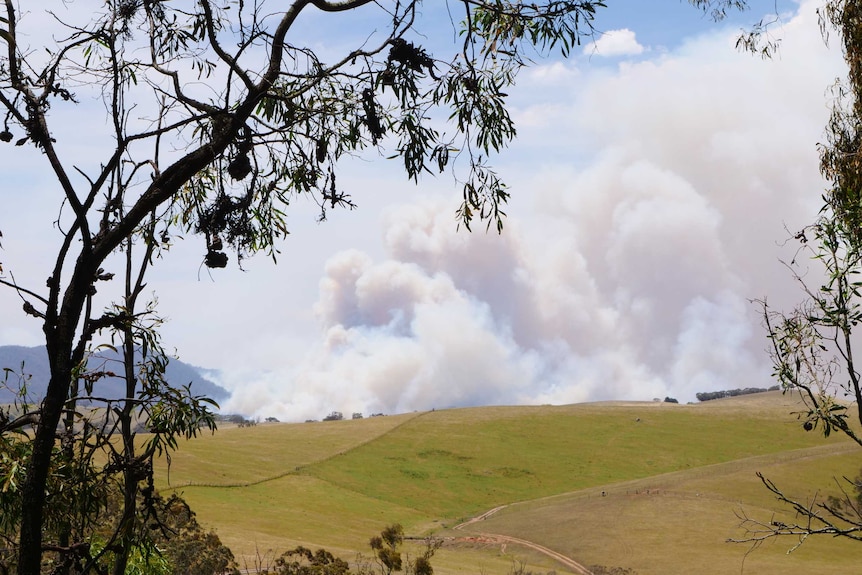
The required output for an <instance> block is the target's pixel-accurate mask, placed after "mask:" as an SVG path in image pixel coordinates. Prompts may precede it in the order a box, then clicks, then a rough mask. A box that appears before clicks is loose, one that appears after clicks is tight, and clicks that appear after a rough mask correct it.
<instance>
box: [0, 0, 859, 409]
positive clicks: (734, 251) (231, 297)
mask: <svg viewBox="0 0 862 575" xmlns="http://www.w3.org/2000/svg"><path fill="white" fill-rule="evenodd" d="M608 3H609V4H611V5H612V7H611V8H610V9H608V10H607V13H602V12H600V13H599V15H598V24H599V26H600V27H601V29H602V30H603V31H604V32H605V34H604V35H603V36H601V37H598V38H597V40H596V42H595V44H592V45H588V46H584V47H582V48H581V49H579V50H576V51H575V52H574V53H573V55H572V58H571V59H569V60H567V61H564V60H560V59H557V58H555V59H552V60H547V61H539V62H537V65H536V66H534V67H533V68H531V69H529V70H526V71H525V72H523V74H522V75H521V76H520V78H519V85H518V87H517V89H514V90H512V91H511V104H512V111H513V114H514V117H515V119H516V122H517V128H518V131H519V137H518V140H517V141H516V142H515V143H514V144H513V145H512V146H511V148H510V149H509V150H507V151H506V152H505V153H504V154H502V155H501V156H500V157H498V158H496V159H495V161H494V163H495V165H496V166H497V167H498V168H499V171H500V172H501V174H502V175H503V177H504V178H505V179H506V180H507V182H508V183H509V184H510V186H511V191H512V195H513V199H512V202H511V204H510V206H509V208H508V210H507V211H508V213H509V218H508V220H507V221H506V229H505V231H504V233H503V234H502V235H501V236H498V235H496V234H495V233H485V232H484V230H483V228H481V227H478V228H477V230H476V231H474V233H472V234H469V233H466V232H465V231H464V230H461V231H458V230H457V225H456V224H457V222H456V220H455V210H456V208H457V207H458V199H459V191H458V189H457V187H456V186H455V185H454V184H453V182H452V181H451V180H450V179H449V178H448V177H445V176H443V177H440V178H438V179H433V178H425V179H423V180H421V181H420V183H419V185H418V186H417V185H413V184H412V183H407V182H406V181H405V180H404V178H403V176H402V175H401V173H400V172H399V171H398V166H397V164H395V163H393V162H388V161H387V160H385V159H383V158H376V157H373V155H370V156H369V157H368V159H367V160H362V161H356V162H353V163H352V164H350V165H347V166H345V168H344V173H343V174H342V175H341V176H340V177H339V182H340V184H341V185H342V186H343V187H344V188H345V189H346V190H348V191H349V192H350V193H352V194H353V198H354V200H355V201H356V202H357V204H358V206H359V209H358V210H356V211H353V212H336V213H332V214H330V218H329V220H328V221H327V222H325V223H321V224H318V223H316V222H315V217H316V214H317V212H316V209H315V206H313V205H312V204H310V203H309V205H302V204H301V203H299V204H297V205H295V206H293V207H292V208H291V209H292V211H291V212H290V224H291V234H292V235H291V236H290V237H289V238H288V239H287V240H286V241H285V242H284V243H283V244H282V245H280V250H281V254H280V255H279V264H278V265H277V266H274V265H273V264H272V263H271V261H270V260H268V259H266V258H265V257H258V258H254V259H251V260H247V261H246V262H245V264H244V268H245V271H242V270H239V269H237V268H236V267H235V266H230V267H229V268H228V269H226V270H215V271H213V272H212V274H208V273H207V271H206V270H205V269H202V268H201V267H200V262H201V258H202V256H203V252H204V251H205V250H204V248H203V245H202V242H201V241H199V240H197V239H188V240H186V241H184V242H180V243H179V244H178V245H177V246H176V247H175V248H174V249H172V251H171V253H170V254H168V256H167V257H166V258H165V259H164V260H161V261H159V262H158V263H157V266H156V268H154V270H153V273H152V274H151V276H150V281H149V284H148V286H149V287H148V289H150V290H152V293H154V294H155V296H156V297H158V300H159V309H160V310H161V312H162V313H163V314H164V315H166V316H167V317H168V318H169V322H168V323H167V325H166V326H165V328H164V330H163V334H164V339H165V343H166V344H168V345H169V346H171V347H174V348H176V349H177V351H178V353H179V355H180V357H181V359H183V360H184V361H187V362H189V363H192V364H195V365H199V366H204V367H206V368H210V369H213V370H218V372H217V373H214V374H213V377H214V379H216V380H217V381H218V382H219V383H221V384H222V385H224V386H225V387H227V388H228V389H230V390H232V391H233V398H232V399H231V401H230V402H229V403H228V404H226V405H224V406H223V407H224V409H225V410H228V411H240V412H243V413H245V414H247V415H258V416H270V415H272V416H276V417H279V418H282V419H285V420H302V419H306V418H320V417H321V416H323V415H325V414H326V413H328V412H329V411H332V410H339V411H343V412H345V413H351V412H354V411H360V412H363V413H366V414H368V413H372V412H385V413H394V412H401V411H410V410H415V409H419V410H422V409H431V408H444V407H453V406H467V405H480V404H516V403H517V404H539V403H570V402H579V401H589V400H600V399H651V398H653V397H662V398H663V397H664V396H666V395H670V396H673V397H677V398H678V399H680V400H681V401H689V400H693V399H694V394H695V393H696V392H698V391H710V390H715V389H725V388H735V387H748V386H756V387H767V386H769V385H772V383H773V382H772V381H771V380H770V379H769V372H770V368H769V365H768V360H767V357H766V355H765V352H764V349H765V348H766V343H767V342H766V339H765V337H764V334H763V330H762V328H761V327H760V323H759V319H758V316H757V310H756V307H755V306H754V305H753V304H751V303H750V300H751V299H752V298H762V297H764V296H768V297H769V298H770V301H772V302H774V303H776V304H779V305H786V306H789V305H791V304H792V303H794V302H795V301H796V299H797V298H798V295H799V294H798V292H797V291H796V290H795V288H794V286H793V285H792V283H791V282H790V281H789V276H788V273H787V272H786V270H785V269H784V268H783V267H782V265H781V264H780V262H779V260H780V258H787V259H789V257H791V256H792V247H789V246H785V247H782V243H783V242H784V240H785V239H786V238H787V237H788V235H789V232H788V230H789V231H790V232H792V231H795V230H798V229H799V228H800V227H801V226H803V225H805V224H807V223H810V222H811V221H813V219H814V217H815V216H816V212H817V210H818V208H819V198H820V195H821V193H822V191H823V189H824V184H823V182H822V181H821V179H820V177H819V174H818V170H817V164H818V158H817V150H816V144H817V142H819V141H821V140H822V139H823V126H824V125H825V122H826V119H827V116H828V104H829V92H828V88H829V86H830V84H831V83H832V82H833V81H834V79H835V78H836V76H838V75H840V74H841V73H842V70H843V65H842V61H841V57H840V56H841V55H840V51H839V50H838V49H837V48H836V47H833V48H832V49H831V50H830V49H827V47H825V46H824V42H823V40H822V38H821V36H820V33H819V29H818V23H817V18H816V15H815V13H814V10H815V8H816V7H817V6H818V5H819V4H820V1H813V2H802V3H801V4H798V3H796V2H789V1H782V2H778V3H777V5H776V3H775V2H773V0H769V1H759V2H751V4H752V6H753V9H752V11H750V12H747V13H744V14H742V15H734V17H733V19H732V20H731V21H728V22H725V23H723V24H715V23H713V22H712V21H711V20H710V19H709V18H706V17H704V16H703V15H702V14H701V13H699V12H698V11H697V10H695V9H693V8H691V7H689V6H688V5H687V4H686V3H685V2H679V1H677V0H663V1H659V0H655V1H650V2H644V1H643V0H620V1H614V0H610V1H609V2H608ZM429 5H430V4H429ZM776 9H777V10H778V11H779V12H780V15H781V31H780V32H778V31H777V32H776V34H777V36H779V37H781V38H782V39H783V41H782V48H781V52H780V54H779V55H778V57H777V58H776V59H774V60H771V61H763V60H761V59H759V58H757V57H753V56H750V55H746V54H741V53H739V52H738V51H736V50H735V49H734V42H735V39H736V35H737V34H738V31H739V29H740V26H741V25H744V24H745V23H749V24H750V23H753V22H755V21H757V20H758V19H759V18H760V17H761V16H762V15H767V14H772V17H774V13H775V11H776ZM426 11H428V12H431V11H432V10H431V9H430V8H429V9H426ZM314 18H316V17H314V16H313V15H312V17H311V18H310V19H309V22H310V23H311V24H314V23H316V22H317V21H319V22H321V23H323V22H326V23H327V25H329V26H336V27H334V28H333V36H334V37H340V36H339V33H340V30H341V28H338V26H344V25H345V24H341V23H339V24H338V25H336V24H333V22H334V21H336V20H337V18H333V17H331V16H328V17H326V18H322V17H321V18H318V20H317V21H315V20H314ZM353 25H355V24H351V26H353ZM436 25H437V24H434V23H433V22H432V24H430V25H428V28H427V29H425V30H424V31H425V33H426V34H432V35H433V33H434V31H435V26H436ZM446 33H447V34H450V32H446ZM441 35H442V34H441ZM328 49H331V47H329V48H328ZM440 55H441V56H442V55H443V54H440ZM90 109H91V110H94V109H95V108H93V107H92V106H91V107H90ZM96 111H98V110H96ZM99 120H100V118H99ZM57 121H58V122H67V123H68V126H70V128H69V129H70V131H72V132H74V131H75V130H77V132H75V133H77V134H78V136H77V137H79V138H81V141H80V144H79V146H80V148H81V150H85V149H86V147H87V145H88V143H87V140H86V132H87V128H86V127H85V126H86V124H85V122H89V121H92V119H91V118H84V119H82V118H81V115H80V114H78V116H74V115H72V116H69V117H63V116H62V115H61V114H60V113H58V114H57ZM76 126H77V127H76ZM81 153H82V154H83V152H81ZM0 173H2V174H3V176H2V180H0V182H2V185H0V206H2V208H0V231H2V232H3V240H2V244H3V248H4V249H3V251H2V252H0V262H2V263H3V266H4V268H5V269H6V270H7V271H11V272H13V273H15V275H16V277H17V278H18V279H19V280H21V281H22V283H23V281H24V280H29V281H31V282H34V283H33V285H37V286H40V285H44V278H45V277H47V275H48V270H49V269H50V265H51V264H50V262H51V258H52V257H53V255H54V253H55V251H56V248H57V245H58V244H59V241H60V237H59V234H58V233H57V232H56V231H55V230H52V228H51V221H52V220H53V219H54V218H55V217H56V214H55V213H53V212H52V211H51V210H50V209H49V210H46V206H50V208H51V209H56V208H55V206H56V205H57V204H56V202H57V198H58V197H59V191H58V188H57V186H55V185H54V183H53V182H52V180H51V178H50V177H49V175H48V174H47V173H46V168H45V163H44V158H42V157H40V155H39V154H38V153H36V152H35V151H33V149H32V148H30V147H27V148H24V149H20V148H15V149H13V147H12V146H3V147H2V149H0ZM46 199H47V201H46ZM37 278H42V279H41V280H38V279H37ZM20 309H21V301H20V299H19V298H18V296H17V295H16V294H14V293H13V292H11V291H9V290H6V291H0V318H2V321H0V344H19V345H38V344H41V343H42V340H41V332H40V326H39V324H38V322H37V321H35V320H34V319H33V318H30V317H27V316H25V315H24V314H23V313H22V312H21V311H20Z"/></svg>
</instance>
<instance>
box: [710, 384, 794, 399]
mask: <svg viewBox="0 0 862 575" xmlns="http://www.w3.org/2000/svg"><path fill="white" fill-rule="evenodd" d="M779 389H781V388H780V387H779V386H777V385H773V386H772V387H769V388H763V387H746V388H745V389H725V390H722V391H705V392H701V393H698V394H696V395H695V397H697V400H698V401H709V400H711V399H721V398H722V397H736V396H737V395H749V394H751V393H763V392H766V391H778V390H779Z"/></svg>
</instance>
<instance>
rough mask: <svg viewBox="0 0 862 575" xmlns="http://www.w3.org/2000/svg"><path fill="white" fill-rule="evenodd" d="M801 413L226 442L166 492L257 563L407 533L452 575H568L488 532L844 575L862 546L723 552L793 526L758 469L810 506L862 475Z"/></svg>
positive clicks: (358, 546) (645, 556)
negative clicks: (301, 548)
mask: <svg viewBox="0 0 862 575" xmlns="http://www.w3.org/2000/svg"><path fill="white" fill-rule="evenodd" d="M797 409H798V406H797V405H796V404H795V403H794V402H793V401H792V399H791V398H789V397H787V396H782V395H780V394H778V393H767V394H758V395H753V396H744V397H737V398H729V399H722V400H714V401H710V402H707V403H704V404H699V405H691V406H687V405H676V404H666V403H624V402H610V403H598V404H582V405H571V406H542V407H487V408H471V409H456V410H445V411H434V412H424V413H414V414H405V415H400V416H389V417H377V418H369V419H362V420H350V421H335V422H321V423H304V424H267V425H259V426H256V427H251V428H225V429H221V430H219V431H218V432H217V433H216V434H215V435H213V436H207V437H203V438H200V439H196V440H193V441H190V442H188V443H185V444H183V445H182V446H181V449H180V451H179V452H177V453H176V454H175V455H174V456H173V459H172V465H171V468H170V476H169V477H168V470H167V469H166V468H161V469H159V480H158V486H159V487H160V488H161V489H162V490H166V489H169V488H173V489H176V490H178V491H180V492H182V493H183V495H184V496H185V497H186V499H187V500H188V501H189V502H190V504H191V505H192V507H193V509H195V510H196V511H197V513H198V517H199V519H200V520H201V522H202V523H204V524H205V525H208V526H211V527H214V528H215V529H216V530H217V531H218V533H219V535H220V536H221V538H222V540H223V541H225V542H226V543H227V544H228V545H230V546H231V548H232V549H233V550H234V552H235V553H236V554H237V555H239V556H241V557H244V558H245V560H246V562H247V563H249V564H251V563H252V562H253V558H254V557H255V556H257V555H259V554H265V553H267V552H268V551H269V550H274V551H278V552H280V551H282V550H285V549H287V548H289V547H292V546H295V545H297V544H300V543H301V544H304V545H307V546H324V547H327V548H329V549H331V550H333V551H334V552H338V553H340V554H341V555H342V556H343V557H345V558H348V559H349V558H352V557H353V556H354V555H355V553H356V552H357V551H365V550H366V545H367V541H368V538H369V537H370V536H371V535H372V534H374V533H376V532H378V531H379V530H380V529H381V528H382V527H383V526H385V525H386V524H389V523H392V522H400V523H402V524H403V525H404V526H405V529H406V530H407V532H408V534H410V535H415V536H422V535H427V534H432V533H433V534H435V535H438V536H445V537H452V538H455V539H453V540H452V543H451V544H447V545H446V546H445V547H444V549H443V550H442V552H441V553H440V556H439V557H438V559H437V560H436V561H435V565H436V567H437V570H438V572H441V573H446V572H453V573H454V572H459V573H464V572H474V573H479V572H484V573H488V574H491V573H506V572H508V571H509V569H510V568H511V562H512V560H513V559H515V560H524V561H527V562H528V564H529V566H530V568H531V569H532V570H534V571H542V572H546V571H551V570H555V571H557V572H566V568H564V567H563V566H561V565H560V564H558V563H556V562H555V561H553V560H551V559H550V558H547V557H545V556H542V555H540V554H537V553H535V552H532V551H530V550H528V549H526V548H524V547H522V546H520V545H515V544H503V545H501V544H499V542H496V543H489V542H488V541H490V540H489V539H488V538H483V536H482V534H487V533H492V534H503V535H509V536H512V537H517V538H520V539H525V540H528V541H532V542H535V543H538V544H541V545H543V546H545V547H548V548H550V549H553V550H555V551H558V552H560V553H563V554H564V555H567V556H569V557H572V558H573V559H575V560H577V561H579V562H581V563H583V564H587V565H593V564H598V565H606V566H611V567H613V566H619V567H626V568H632V569H634V570H635V571H636V572H637V573H638V574H639V575H648V574H663V575H666V574H673V573H686V574H688V573H703V574H709V573H716V574H717V573H729V572H739V571H740V567H741V566H742V562H743V559H745V565H746V570H745V572H751V573H767V574H768V573H782V574H788V573H812V572H817V573H824V574H825V573H846V572H848V570H850V571H852V569H850V568H849V567H850V566H851V565H854V564H855V563H853V562H854V561H857V559H858V556H859V551H862V547H860V546H859V544H856V545H854V544H852V543H845V542H841V541H834V540H828V541H823V542H820V541H808V542H806V543H805V545H803V546H802V547H801V548H800V549H799V550H797V551H795V552H794V553H793V554H792V555H790V556H787V555H786V551H787V549H788V548H789V547H790V546H791V545H792V543H793V542H791V541H787V540H779V541H776V542H775V543H769V544H767V545H764V546H761V547H760V548H759V549H757V550H755V551H753V552H752V553H750V554H748V555H747V557H746V551H747V550H748V549H749V546H746V545H740V544H728V543H725V540H726V539H727V538H728V537H739V536H741V535H742V532H741V531H740V530H739V529H738V524H739V519H738V518H737V516H736V514H739V513H742V512H743V511H744V512H745V513H749V514H751V515H754V516H757V517H761V518H764V519H767V520H768V519H769V518H770V517H771V515H772V514H773V513H775V512H777V513H780V512H782V510H781V508H780V507H779V506H776V505H775V502H774V501H773V500H772V498H771V497H770V495H769V494H768V492H767V491H766V490H765V489H764V488H763V487H762V486H761V485H760V483H759V481H758V479H757V478H756V476H755V472H756V471H762V472H764V473H765V474H767V475H768V476H769V477H771V478H774V479H775V480H776V481H778V482H780V483H781V484H782V486H785V487H786V488H787V489H788V490H789V492H791V493H794V494H797V495H799V496H800V497H802V498H804V497H805V496H807V495H810V494H813V493H814V492H815V491H818V490H819V492H820V493H821V494H823V493H827V492H829V493H832V492H836V491H837V488H836V486H835V484H834V482H833V480H832V478H833V477H834V476H841V475H851V476H855V475H856V473H857V472H858V470H859V468H860V467H862V457H860V456H862V449H859V448H856V447H855V446H854V445H852V444H851V443H850V442H848V441H846V440H844V439H842V438H840V437H834V438H830V439H828V440H827V439H824V438H823V437H822V436H820V435H819V434H816V433H805V432H804V431H802V429H801V426H800V425H799V423H798V421H797V420H796V418H795V416H793V415H791V412H792V411H794V410H797ZM168 479H170V484H168ZM602 492H604V493H605V495H604V496H603V495H602ZM503 505H508V507H505V508H504V509H502V510H500V511H499V512H497V513H496V514H494V515H492V516H491V517H489V518H488V519H486V520H484V521H482V522H478V523H474V524H471V525H469V526H466V527H464V528H463V529H461V530H457V531H455V530H453V529H452V528H453V527H454V526H455V525H457V524H458V523H460V522H462V521H463V520H465V519H467V518H469V517H472V516H475V515H478V514H480V513H483V512H485V511H487V510H489V509H492V508H494V507H498V506H503ZM824 561H826V562H827V563H828V565H823V564H822V563H823V562H824Z"/></svg>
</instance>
